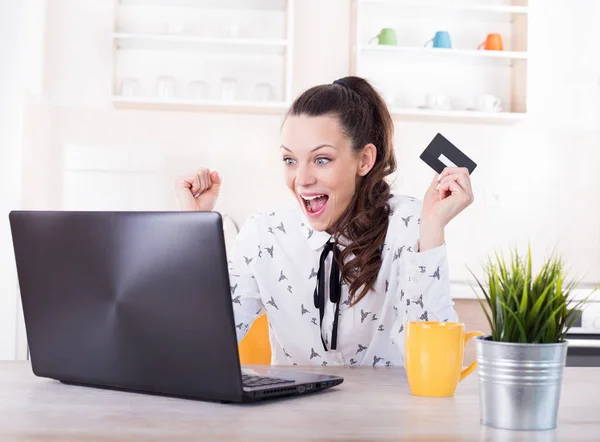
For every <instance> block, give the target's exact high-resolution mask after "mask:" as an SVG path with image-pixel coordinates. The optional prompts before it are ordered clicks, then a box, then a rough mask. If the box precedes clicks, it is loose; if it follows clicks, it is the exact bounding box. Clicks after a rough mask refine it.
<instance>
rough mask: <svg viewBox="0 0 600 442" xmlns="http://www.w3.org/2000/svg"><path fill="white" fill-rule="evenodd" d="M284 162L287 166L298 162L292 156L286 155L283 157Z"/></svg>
mask: <svg viewBox="0 0 600 442" xmlns="http://www.w3.org/2000/svg"><path fill="white" fill-rule="evenodd" d="M283 162H284V163H285V165H286V166H292V165H294V164H296V160H294V159H293V158H290V157H285V158H284V159H283Z"/></svg>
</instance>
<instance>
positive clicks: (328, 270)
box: [176, 77, 473, 366]
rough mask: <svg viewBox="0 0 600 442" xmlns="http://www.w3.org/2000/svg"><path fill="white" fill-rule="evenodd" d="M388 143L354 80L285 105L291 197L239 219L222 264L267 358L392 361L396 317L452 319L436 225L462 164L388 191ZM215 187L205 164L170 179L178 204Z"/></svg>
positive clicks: (242, 316)
mask: <svg viewBox="0 0 600 442" xmlns="http://www.w3.org/2000/svg"><path fill="white" fill-rule="evenodd" d="M392 139H393V122H392V119H391V116H390V114H389V112H388V110H387V108H386V105H385V103H384V101H383V100H382V98H381V97H380V96H379V95H378V93H377V92H376V91H375V89H374V88H373V87H372V86H371V85H370V84H369V83H368V82H367V81H365V80H364V79H362V78H358V77H346V78H342V79H340V80H336V81H335V82H334V83H333V84H327V85H320V86H315V87H313V88H311V89H308V90H307V91H305V92H304V93H303V94H301V95H300V96H299V97H298V98H297V99H296V101H295V102H294V103H293V104H292V106H291V108H290V109H289V110H288V113H287V115H286V117H285V119H284V123H283V126H282V130H281V148H280V151H281V159H282V163H283V167H284V168H285V180H286V184H287V186H288V188H289V189H290V191H291V192H292V194H293V195H294V197H295V199H296V200H297V202H298V205H294V206H292V207H290V208H289V209H287V210H282V211H278V212H270V211H268V212H264V213H261V214H258V215H255V216H252V217H250V218H249V219H248V220H247V222H246V224H245V225H244V227H243V228H242V229H241V231H240V233H239V234H238V236H237V238H236V242H235V245H234V247H233V252H232V255H231V256H230V261H229V266H230V267H229V270H230V279H231V294H232V300H233V306H234V312H235V319H236V327H237V331H238V341H239V340H241V339H242V338H243V336H244V335H245V333H246V332H247V330H248V329H249V327H250V325H251V324H252V322H253V321H254V320H255V319H256V318H257V316H258V315H260V314H261V312H263V311H266V314H267V319H268V322H269V327H270V331H269V334H270V341H271V351H272V363H273V364H294V365H295V364H299V365H305V364H318V365H354V364H358V365H373V366H375V365H388V366H389V365H403V342H404V324H405V323H406V322H407V321H423V320H425V321H426V320H429V321H456V320H457V315H456V313H455V311H454V309H453V302H452V300H451V297H450V284H449V278H448V264H447V258H446V249H445V244H444V228H445V226H446V225H447V224H448V222H449V221H450V220H451V219H452V218H454V217H455V216H456V215H457V214H458V213H459V212H461V211H462V210H464V209H465V208H466V207H467V206H468V205H470V204H471V202H472V201H473V192H472V190H471V183H470V179H469V174H468V171H467V170H466V169H461V168H447V169H445V170H444V171H443V172H442V173H441V174H440V176H439V177H437V176H436V177H434V179H433V181H432V183H431V186H430V187H429V188H428V189H427V191H426V193H425V197H424V199H423V202H422V203H421V202H420V201H418V200H416V199H414V198H411V197H407V196H398V195H396V196H394V195H392V194H391V192H390V186H389V185H388V183H387V182H386V181H385V178H386V177H387V176H388V175H390V174H391V173H393V172H394V171H395V170H396V159H395V156H394V150H393V146H392ZM220 186H221V179H220V177H219V175H218V173H217V172H215V171H213V172H210V171H209V170H207V169H200V170H199V171H198V172H196V173H192V174H190V175H189V176H186V177H183V178H181V179H179V180H178V182H177V184H176V191H177V197H178V200H179V204H180V207H181V209H182V210H213V208H214V205H215V202H216V200H217V197H218V195H219V188H220ZM332 252H333V253H332ZM334 255H335V257H334Z"/></svg>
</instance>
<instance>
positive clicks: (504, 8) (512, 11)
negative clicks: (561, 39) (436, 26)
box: [359, 0, 529, 19]
mask: <svg viewBox="0 0 600 442" xmlns="http://www.w3.org/2000/svg"><path fill="white" fill-rule="evenodd" d="M359 3H360V4H364V5H384V6H393V7H397V8H419V9H434V10H436V11H440V12H441V11H445V12H452V11H456V12H472V13H478V14H490V15H498V16H499V17H498V18H503V17H505V16H507V15H508V16H510V17H511V18H512V19H514V18H515V17H516V16H522V15H527V14H529V7H528V6H510V5H477V4H472V5H471V4H460V3H451V2H450V1H446V2H437V3H428V2H424V1H422V0H421V1H404V2H402V1H398V0H359Z"/></svg>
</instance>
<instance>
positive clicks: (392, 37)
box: [369, 28, 398, 46]
mask: <svg viewBox="0 0 600 442" xmlns="http://www.w3.org/2000/svg"><path fill="white" fill-rule="evenodd" d="M375 39H377V43H379V44H380V45H391V46H395V45H396V44H397V43H398V42H397V38H396V30H395V29H392V28H384V29H382V30H381V32H380V33H379V34H377V35H376V36H375V37H373V38H371V39H370V40H369V44H370V43H371V42H372V41H373V40H375Z"/></svg>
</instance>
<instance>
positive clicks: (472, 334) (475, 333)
mask: <svg viewBox="0 0 600 442" xmlns="http://www.w3.org/2000/svg"><path fill="white" fill-rule="evenodd" d="M475 336H483V333H481V332H480V331H472V332H469V333H466V334H465V345H466V344H467V342H468V341H469V339H471V338H474V337H475ZM476 368H477V360H475V361H473V362H472V363H471V365H469V366H468V367H467V368H465V369H464V370H463V371H462V372H461V373H460V379H459V382H460V381H462V380H463V379H464V378H466V377H467V376H469V375H470V374H471V373H473V370H475V369H476Z"/></svg>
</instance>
